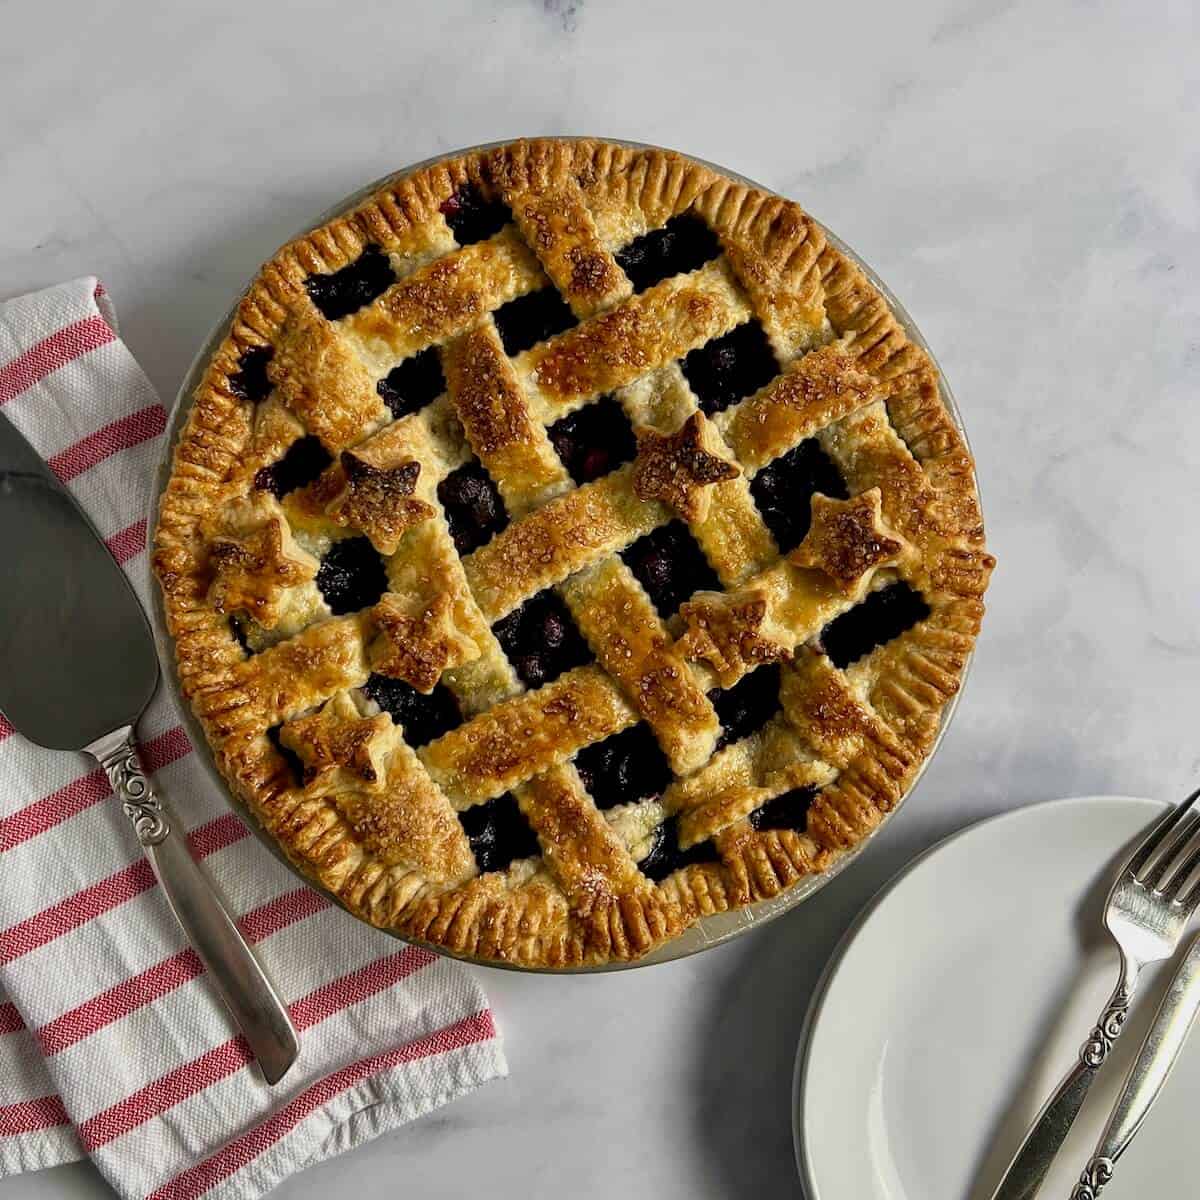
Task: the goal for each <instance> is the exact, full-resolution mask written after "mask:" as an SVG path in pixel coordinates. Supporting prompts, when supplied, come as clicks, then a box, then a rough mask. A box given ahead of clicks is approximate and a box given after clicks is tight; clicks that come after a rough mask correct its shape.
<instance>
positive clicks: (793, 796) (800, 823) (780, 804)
mask: <svg viewBox="0 0 1200 1200" xmlns="http://www.w3.org/2000/svg"><path fill="white" fill-rule="evenodd" d="M816 798H817V789H816V788H815V787H811V786H809V787H798V788H793V789H792V790H791V791H790V792H784V793H783V795H782V796H776V797H775V799H774V800H768V801H767V802H766V804H764V805H763V806H762V808H756V809H755V810H754V811H753V812H752V813H751V814H750V824H751V825H753V826H754V828H755V829H794V830H795V831H796V832H797V833H803V832H804V829H805V826H806V825H807V824H808V810H809V808H810V807H811V805H812V802H813V801H814V800H815V799H816Z"/></svg>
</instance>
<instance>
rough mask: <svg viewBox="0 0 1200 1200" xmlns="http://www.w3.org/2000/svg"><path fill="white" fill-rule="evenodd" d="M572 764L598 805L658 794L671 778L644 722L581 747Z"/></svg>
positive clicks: (671, 775) (601, 806)
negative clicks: (583, 747)
mask: <svg viewBox="0 0 1200 1200" xmlns="http://www.w3.org/2000/svg"><path fill="white" fill-rule="evenodd" d="M575 766H576V768H577V769H578V771H579V777H580V779H582V780H583V786H584V787H585V788H587V790H588V792H589V793H590V794H591V797H592V799H593V800H595V802H596V807H597V808H612V807H613V806H614V805H616V804H628V803H629V802H630V801H632V800H648V799H650V798H651V797H652V796H658V795H660V794H661V793H662V791H663V789H664V788H666V786H667V784H669V783H670V782H671V779H672V778H673V774H672V771H671V766H670V764H669V763H668V762H667V759H666V756H665V755H664V754H663V752H662V750H661V749H660V748H659V745H658V742H656V741H655V740H654V734H653V733H652V732H651V731H650V726H649V725H646V724H645V723H641V724H638V725H635V726H633V728H632V729H626V730H624V731H622V732H621V733H617V734H614V735H613V736H612V737H610V738H605V739H604V741H602V742H596V743H595V744H594V745H592V746H588V747H586V749H583V750H580V752H579V753H578V755H576V757H575Z"/></svg>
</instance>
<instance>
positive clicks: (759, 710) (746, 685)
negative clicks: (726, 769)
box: [708, 663, 779, 749]
mask: <svg viewBox="0 0 1200 1200" xmlns="http://www.w3.org/2000/svg"><path fill="white" fill-rule="evenodd" d="M708 698H709V699H710V700H711V701H712V703H713V707H714V708H715V709H716V710H717V717H718V718H719V719H720V721H721V739H720V741H719V742H718V743H717V748H718V749H720V748H721V747H722V746H728V745H729V743H730V742H738V741H741V739H742V738H744V737H749V736H750V735H751V734H752V733H756V732H757V731H758V730H760V729H761V728H762V727H763V726H764V725H765V724H766V723H767V722H768V721H769V720H770V719H771V718H772V717H773V716H774V715H775V714H776V713H777V712H778V711H779V664H778V663H772V664H770V665H769V666H765V667H759V668H758V670H756V671H751V672H750V674H749V675H747V676H745V677H744V678H743V679H740V680H739V681H738V682H737V683H735V684H734V685H733V687H731V688H714V689H713V690H712V691H711V692H709V693H708Z"/></svg>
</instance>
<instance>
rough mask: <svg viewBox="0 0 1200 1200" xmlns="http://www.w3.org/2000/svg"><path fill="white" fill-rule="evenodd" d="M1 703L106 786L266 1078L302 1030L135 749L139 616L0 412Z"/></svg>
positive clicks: (146, 635)
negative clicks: (92, 763) (103, 778)
mask: <svg viewBox="0 0 1200 1200" xmlns="http://www.w3.org/2000/svg"><path fill="white" fill-rule="evenodd" d="M0 563H2V564H3V568H2V569H3V580H4V582H3V585H2V586H0V711H2V712H3V713H4V715H5V716H6V717H7V718H8V720H9V722H10V723H11V724H12V725H13V727H14V728H15V729H17V730H18V731H19V732H20V733H22V734H23V735H24V736H25V737H27V738H28V739H29V740H30V741H31V742H36V743H37V744H38V745H40V746H46V747H48V748H49V749H53V750H78V751H84V752H86V753H88V754H90V755H92V756H93V757H94V758H96V759H97V760H98V761H99V762H100V764H101V766H103V767H104V770H105V772H106V773H107V775H108V778H109V782H110V783H111V784H112V788H113V792H114V793H115V794H116V795H117V797H118V798H119V799H120V800H121V802H122V804H123V806H124V809H125V812H126V814H127V815H128V817H129V819H130V821H131V822H132V824H133V829H134V832H135V834H136V835H137V838H138V841H139V842H140V843H141V845H142V848H143V850H144V851H145V853H146V856H147V858H148V859H149V860H150V865H151V866H152V867H153V868H154V873H155V875H156V876H157V878H158V881H159V883H160V884H161V885H162V889H163V891H164V893H165V894H166V897H167V899H168V901H169V902H170V905H171V908H172V910H173V911H174V913H175V916H176V917H177V918H178V920H179V923H180V925H181V926H182V927H183V931H184V933H185V934H186V935H187V937H188V939H189V941H190V942H191V943H192V946H193V948H194V949H195V951H196V953H197V954H198V955H199V957H200V959H201V961H202V962H203V963H204V965H205V967H206V968H207V969H208V975H209V978H210V979H211V981H212V983H213V985H214V986H215V988H216V989H217V992H218V994H219V995H220V997H221V999H222V1000H223V1001H224V1003H225V1006H226V1007H227V1008H228V1009H229V1012H230V1014H231V1015H232V1017H233V1019H234V1021H235V1022H236V1023H237V1025H238V1027H239V1029H240V1030H241V1031H242V1033H243V1034H244V1035H245V1037H246V1040H247V1042H248V1043H249V1045H250V1048H251V1050H252V1051H253V1052H254V1055H255V1057H256V1058H257V1059H258V1062H259V1066H260V1067H261V1068H262V1071H263V1074H264V1076H265V1077H266V1079H267V1081H268V1082H269V1083H275V1082H276V1081H277V1080H279V1079H280V1078H282V1077H283V1075H284V1073H285V1072H286V1071H287V1069H288V1068H289V1067H290V1066H291V1064H292V1063H293V1062H294V1061H295V1059H296V1056H297V1054H298V1052H299V1039H298V1037H297V1035H296V1031H295V1029H294V1028H293V1026H292V1023H291V1020H290V1018H289V1017H288V1014H287V1009H286V1008H285V1007H284V1005H283V1003H282V1001H281V1000H280V999H279V996H278V994H277V993H276V991H275V989H274V987H273V986H272V984H271V982H270V980H269V979H268V978H267V976H266V975H265V974H264V972H263V970H262V967H261V966H260V965H259V963H258V960H257V959H256V958H255V957H254V955H253V954H252V953H251V952H250V949H249V947H248V946H247V945H246V942H245V940H244V939H243V938H242V935H241V934H240V933H239V932H238V929H237V926H236V925H235V924H234V923H233V920H232V919H231V917H230V916H229V913H228V912H227V911H226V909H225V907H224V905H223V903H222V901H221V899H220V897H219V896H218V895H217V892H216V890H215V889H214V887H213V885H212V883H211V882H210V881H209V879H208V877H207V876H206V875H205V874H204V873H203V872H202V871H201V870H200V867H199V866H198V865H197V863H196V861H195V859H194V858H193V857H192V855H191V851H190V850H189V848H188V843H187V836H186V833H185V831H184V828H183V826H182V825H180V824H179V822H178V820H177V819H176V818H175V816H174V814H173V813H172V812H171V811H170V809H169V807H168V806H167V805H166V804H165V803H164V802H163V801H162V799H161V798H160V797H159V796H158V795H156V793H155V792H154V790H153V788H152V787H151V785H150V782H149V780H148V779H147V778H146V776H145V773H144V771H143V769H142V766H141V763H140V761H139V758H138V752H137V745H136V741H135V736H134V726H135V725H136V723H137V720H138V718H139V717H140V716H141V714H142V711H143V710H144V709H145V707H146V705H147V704H148V703H149V702H150V698H151V697H152V696H153V695H154V690H155V688H156V687H157V685H158V659H157V656H156V654H155V650H154V639H153V636H152V634H151V631H150V626H149V623H148V622H147V620H146V615H145V613H144V612H143V610H142V606H141V604H140V603H139V602H138V599H137V596H136V595H135V594H134V591H133V588H132V587H131V586H130V584H129V581H128V579H126V577H125V574H124V572H123V571H122V570H121V569H120V567H118V566H117V563H116V561H115V560H114V559H113V557H112V556H111V555H110V554H109V552H108V548H107V547H106V546H105V545H104V543H103V541H101V539H100V537H99V535H98V534H97V532H96V530H95V529H94V528H93V527H92V525H91V523H90V522H89V521H88V519H87V517H86V516H85V515H84V513H83V511H82V509H80V508H79V507H78V505H77V504H76V503H75V501H74V499H73V498H72V496H71V495H70V493H68V492H67V491H66V490H65V489H64V488H63V487H62V485H61V484H60V483H59V482H58V480H57V479H56V478H55V477H54V475H53V474H52V473H51V471H50V470H49V468H48V467H47V466H46V464H45V463H44V462H43V461H42V459H41V458H40V457H39V455H38V454H37V453H36V451H35V450H34V449H33V447H32V446H30V445H29V443H28V442H27V441H26V440H25V439H24V437H22V436H21V434H20V433H18V432H17V430H16V428H15V427H14V426H13V425H12V424H11V422H10V421H9V420H8V419H7V418H6V417H5V416H4V415H3V413H0Z"/></svg>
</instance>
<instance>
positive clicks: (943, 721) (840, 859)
mask: <svg viewBox="0 0 1200 1200" xmlns="http://www.w3.org/2000/svg"><path fill="white" fill-rule="evenodd" d="M621 145H623V146H627V147H631V148H633V149H636V150H647V151H653V152H658V151H657V148H652V147H642V146H635V145H634V144H631V143H621ZM488 149H490V147H475V148H472V149H471V150H469V151H462V152H459V154H460V155H470V154H474V153H477V152H480V151H486V150H488ZM659 153H661V152H659ZM445 157H446V156H438V158H437V159H431V160H428V162H429V163H436V162H439V161H441V160H442V159H443V158H445ZM693 161H699V160H693ZM427 165H428V163H418V164H414V165H413V166H411V167H409V168H406V169H405V170H403V171H400V172H396V173H393V174H390V175H388V176H386V177H385V178H383V179H380V180H376V181H375V182H374V183H372V184H370V185H368V186H367V187H366V188H363V189H361V190H360V191H358V192H356V193H354V194H353V195H351V196H348V197H346V198H345V199H344V200H342V201H340V202H339V203H338V204H337V205H335V206H334V207H333V208H332V209H331V210H330V211H329V212H327V213H325V214H322V215H321V216H320V217H319V218H317V222H316V224H318V225H320V224H324V223H325V222H326V221H329V220H331V219H332V218H334V217H336V216H338V215H339V214H341V213H344V212H346V211H348V210H350V209H351V208H354V207H355V206H356V205H357V204H359V203H360V202H361V201H363V200H364V198H366V197H368V196H370V195H371V194H372V193H373V192H375V191H377V190H378V189H380V188H381V187H384V186H392V185H394V184H396V183H397V182H398V181H402V180H404V179H405V178H406V177H407V176H409V175H412V174H414V173H416V172H418V171H420V170H422V168H424V167H426V166H427ZM702 165H705V166H709V167H711V168H712V169H713V170H715V171H719V172H720V173H721V174H722V175H725V176H727V177H729V178H730V179H733V180H734V181H737V182H739V183H741V184H744V185H745V186H748V187H756V186H757V185H755V184H753V183H752V182H751V181H749V180H745V179H744V178H743V177H741V176H738V175H736V174H734V173H732V172H728V171H725V170H724V169H723V168H720V167H716V166H714V165H713V164H702ZM764 190H765V189H764ZM443 211H445V210H443ZM435 216H436V214H435ZM822 229H823V227H822ZM824 232H825V235H826V238H827V241H828V243H829V244H830V245H831V246H832V247H833V248H834V250H836V251H837V252H838V253H840V254H841V255H842V256H844V257H845V258H846V259H848V260H849V262H850V263H852V264H854V265H855V266H857V267H858V268H859V269H860V270H861V271H862V272H863V273H864V274H865V275H866V277H867V280H868V281H869V283H870V284H871V285H873V286H874V287H875V288H876V289H877V290H878V292H879V293H880V294H881V295H882V296H883V297H884V299H885V300H886V301H887V303H888V304H889V305H890V306H891V308H892V311H893V313H894V315H895V317H896V319H897V321H899V323H900V324H901V326H902V328H903V330H904V331H905V333H906V334H907V336H908V339H909V340H910V341H911V342H912V343H914V344H915V345H916V346H917V347H919V348H921V349H922V350H925V351H926V352H928V347H927V346H926V343H925V341H924V339H923V338H922V337H921V335H920V333H919V331H918V330H917V329H916V328H915V326H914V325H913V323H912V321H911V318H910V317H909V316H908V314H907V313H906V311H905V310H904V308H903V306H902V305H900V304H899V302H898V301H897V300H896V299H895V297H894V296H892V294H891V293H890V291H888V289H887V288H886V287H885V286H884V285H883V284H882V283H881V282H880V281H879V280H878V279H877V278H876V276H875V275H874V273H873V272H871V271H870V269H869V268H867V267H866V266H865V265H864V264H863V263H862V262H861V260H860V259H859V258H858V256H857V255H855V254H854V253H853V252H852V251H850V250H849V249H848V248H847V247H846V246H845V245H844V244H843V243H842V242H840V240H839V239H837V238H836V237H835V236H834V235H832V234H830V233H828V231H824ZM731 253H732V251H731ZM364 258H365V256H364ZM876 303H878V302H877V301H876ZM235 309H236V305H235V308H232V309H231V310H230V312H229V313H228V314H227V315H226V317H225V319H224V320H222V322H220V323H219V325H218V326H217V328H216V329H215V330H214V331H213V333H212V335H211V336H210V338H209V339H208V341H207V342H206V344H205V345H204V346H203V347H202V348H201V350H200V352H199V353H198V355H197V357H196V359H195V361H194V362H193V364H192V367H191V369H190V370H189V372H188V375H187V377H186V378H185V379H184V381H183V385H182V387H181V389H180V392H179V395H178V398H177V400H176V404H175V408H174V411H173V414H172V419H171V423H170V428H169V439H168V442H167V447H166V451H165V453H164V456H163V461H162V463H161V464H160V468H159V476H158V479H157V483H158V487H156V488H155V489H154V491H155V495H156V500H155V504H154V509H153V511H152V512H151V514H150V525H151V527H152V528H154V527H157V524H158V515H159V513H158V503H159V501H158V499H157V497H160V496H161V494H162V492H163V489H164V488H165V487H166V486H167V482H168V479H169V477H170V474H171V468H172V453H173V449H174V444H175V441H176V438H177V436H178V434H179V432H180V430H181V428H182V426H183V424H184V422H185V421H186V420H187V417H188V414H189V409H190V406H191V404H192V402H193V396H194V394H195V392H196V389H197V386H198V384H199V383H200V380H201V377H202V376H203V375H204V373H205V370H206V368H207V365H208V363H209V361H210V359H211V358H212V356H213V354H214V352H215V351H216V350H217V348H218V347H219V346H221V345H222V343H223V342H224V340H225V338H226V335H227V334H228V333H229V330H230V328H231V325H232V321H233V316H234V312H235ZM891 327H892V329H893V330H894V329H895V324H894V323H893V324H892V326H891ZM818 357H819V356H818ZM360 369H361V368H360ZM939 386H940V388H941V392H942V400H943V403H944V406H945V409H946V411H947V412H948V413H949V414H950V418H951V420H952V421H953V423H954V425H955V426H956V427H957V429H958V430H959V433H960V434H961V433H962V425H961V419H960V417H959V414H958V410H957V408H956V406H955V403H954V399H953V397H952V396H951V395H950V394H949V390H948V387H947V385H946V383H945V381H944V379H941V378H940V373H939ZM929 394H930V395H931V396H932V395H933V394H934V393H933V388H932V384H931V385H929ZM935 403H936V401H935ZM942 421H943V428H948V426H947V425H946V421H945V416H944V415H943V417H942ZM951 436H952V435H951ZM964 440H965V438H964ZM910 462H911V459H910ZM413 469H414V470H416V468H413ZM743 486H744V485H743ZM860 486H866V485H860ZM843 494H844V493H843ZM814 512H815V506H814ZM776 553H777V551H776ZM151 590H152V593H153V596H154V604H155V617H156V620H155V628H156V630H157V631H158V638H159V649H160V652H161V654H162V657H163V666H164V670H165V672H166V675H167V678H168V679H169V680H170V681H171V685H172V688H173V690H174V693H175V695H176V697H177V698H179V699H180V701H181V704H180V707H181V708H182V709H183V710H184V721H185V727H186V728H187V729H188V731H189V733H190V734H191V736H192V739H193V742H194V743H195V745H196V748H197V751H198V752H199V753H200V755H201V758H202V760H203V761H204V762H205V763H206V766H207V768H208V769H210V770H211V772H212V774H213V777H214V781H215V782H217V783H218V786H219V787H220V788H221V790H222V792H223V793H224V794H229V792H230V789H229V786H228V785H227V784H226V783H225V781H224V780H223V779H222V777H221V776H220V775H219V773H218V772H217V769H216V767H215V764H214V762H213V758H212V755H211V754H210V752H209V750H208V741H207V739H206V737H205V734H204V732H203V730H202V729H201V727H200V724H199V722H198V721H197V720H196V719H195V717H194V716H193V714H192V713H191V709H190V706H189V705H187V704H186V703H185V702H184V701H183V698H182V694H181V688H180V685H179V679H178V674H177V671H176V666H175V656H174V653H173V650H172V644H171V641H170V639H169V637H168V635H167V633H166V628H167V622H166V613H165V610H164V607H163V603H162V597H161V593H160V591H159V589H158V587H157V585H155V586H153V587H152V589H151ZM218 611H224V610H223V609H219V610H218ZM335 611H337V610H336V609H335ZM262 661H265V660H262ZM956 699H957V691H956V692H955V693H954V694H953V695H951V696H950V699H949V700H948V701H947V702H946V704H945V705H944V707H943V708H942V709H941V715H940V719H939V728H938V735H937V739H938V740H940V737H941V736H942V735H943V734H944V732H945V729H946V727H947V725H948V723H949V720H950V718H951V716H952V714H953V711H954V707H955V702H956ZM405 720H406V723H407V718H406V719H405ZM929 728H930V727H929V726H927V727H926V733H927V734H928V732H929ZM933 749H936V741H935V743H934V747H933ZM932 752H933V751H932V750H930V752H929V753H928V754H926V755H925V756H924V757H923V758H922V761H921V764H920V766H919V767H918V768H917V769H916V771H915V773H914V775H913V776H912V781H911V783H910V784H909V786H908V787H907V791H906V792H905V795H907V794H908V793H910V792H911V790H912V786H913V785H915V781H916V778H919V775H920V773H921V771H923V769H924V767H925V765H927V764H928V761H929V758H930V757H932ZM443 803H444V801H443ZM895 807H898V803H897V804H896V805H895ZM884 823H886V819H885V820H884V821H883V822H881V825H880V827H881V826H882V824H884ZM252 826H253V828H254V829H255V831H256V833H259V834H260V835H261V840H263V841H264V843H265V844H266V845H268V847H269V848H270V849H271V850H272V852H274V853H276V855H277V857H280V858H281V860H282V861H285V862H286V861H288V860H287V859H285V858H284V856H283V854H282V851H281V850H279V848H278V846H277V845H276V843H275V841H274V839H272V838H271V837H269V836H268V835H266V834H265V833H263V831H262V830H261V829H260V828H259V826H258V823H257V822H256V821H252ZM877 832H878V829H875V830H873V831H872V832H871V833H870V834H868V835H867V837H866V839H864V841H862V842H859V843H858V844H857V845H855V846H854V847H853V848H852V849H850V850H847V851H844V852H842V853H840V854H839V855H837V856H836V857H835V858H834V859H833V861H832V862H830V863H829V865H828V866H827V867H826V869H824V870H823V871H822V872H821V873H820V874H812V875H808V876H805V877H803V878H802V879H800V880H799V882H797V883H795V884H793V885H792V886H790V887H789V888H787V890H785V891H783V892H782V893H780V894H779V895H777V896H775V897H774V898H772V899H770V900H765V901H762V902H760V903H758V904H755V905H750V906H747V907H744V908H736V909H733V910H731V911H728V912H724V913H720V914H714V915H709V916H702V917H700V918H699V919H698V921H697V922H696V923H695V924H693V925H691V926H690V927H689V928H688V929H686V930H685V931H684V932H683V933H682V934H681V935H679V936H677V937H675V938H674V939H673V940H671V941H669V942H666V943H665V944H663V945H662V946H660V947H658V948H657V949H655V950H653V951H652V952H651V953H649V954H648V955H646V956H645V957H643V958H640V959H636V960H634V961H632V962H625V961H621V962H605V963H603V964H599V965H596V966H586V967H581V968H569V967H568V968H566V969H580V970H604V969H620V968H624V967H626V966H634V965H638V966H640V965H645V964H648V963H653V962H662V961H669V960H672V959H674V958H678V957H683V956H685V955H688V954H692V953H695V952H697V951H699V950H701V949H704V948H706V947H708V946H710V945H715V944H717V943H719V942H723V941H726V940H728V939H729V938H731V937H733V936H736V935H738V934H740V933H742V932H745V931H746V930H747V929H750V928H752V927H754V926H756V925H757V924H759V923H761V922H762V921H764V920H770V919H772V918H774V917H775V916H778V915H781V914H782V913H784V912H786V911H788V910H789V909H790V908H792V907H793V906H794V905H796V904H798V903H800V902H801V901H802V900H803V899H805V898H806V897H807V896H809V895H812V894H813V893H814V892H815V891H816V890H818V889H819V888H820V887H821V886H823V885H824V883H825V882H826V881H827V880H828V879H830V878H832V877H833V875H835V874H837V873H839V872H840V871H841V870H844V869H845V868H846V866H848V865H849V863H850V862H851V861H853V859H854V858H855V857H857V855H858V853H860V852H861V848H862V845H864V844H865V840H869V839H870V837H873V836H875V833H877ZM460 836H461V835H460ZM289 866H290V864H289ZM291 869H293V870H295V869H296V868H294V867H292V868H291ZM482 869H484V870H486V869H487V868H486V867H485V868H482ZM297 873H299V872H297ZM302 877H303V878H305V879H306V881H309V882H311V880H309V879H308V877H307V876H302ZM493 878H494V877H493ZM431 948H432V949H434V950H437V951H438V952H441V953H445V952H446V950H445V948H443V947H439V946H431ZM471 961H481V960H479V959H476V958H472V959H471ZM496 965H509V964H504V963H501V964H496ZM521 969H541V968H539V967H536V966H533V967H522V968H521ZM553 969H554V970H562V969H564V968H562V967H555V968H553Z"/></svg>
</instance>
